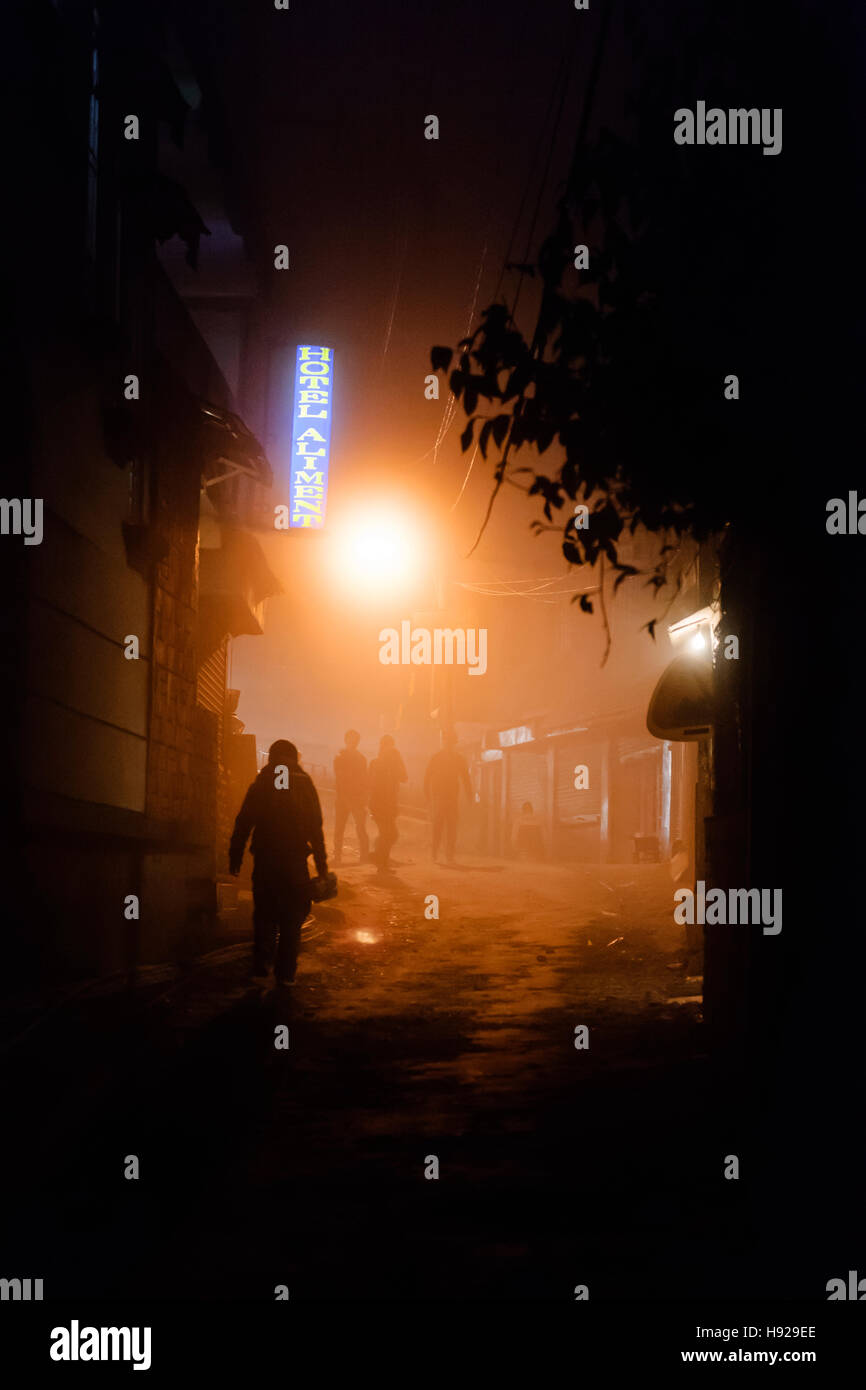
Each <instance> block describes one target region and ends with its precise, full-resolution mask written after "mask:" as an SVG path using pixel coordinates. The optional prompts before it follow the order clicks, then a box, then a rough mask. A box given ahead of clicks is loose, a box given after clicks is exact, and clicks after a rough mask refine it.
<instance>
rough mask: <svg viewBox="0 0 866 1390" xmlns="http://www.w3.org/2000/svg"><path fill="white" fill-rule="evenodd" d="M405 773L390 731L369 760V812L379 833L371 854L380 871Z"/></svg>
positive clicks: (394, 833) (394, 832)
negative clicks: (376, 753) (375, 754)
mask: <svg viewBox="0 0 866 1390" xmlns="http://www.w3.org/2000/svg"><path fill="white" fill-rule="evenodd" d="M408 781H409V774H408V773H407V771H406V768H405V766H404V763H403V759H402V758H401V756H400V754H399V753H398V751H397V749H396V748H395V746H394V740H393V738H392V737H391V735H390V734H385V735H384V736H383V738H382V739H381V741H380V743H379V756H378V757H377V758H374V759H373V761H372V762H371V764H370V798H369V806H370V814H371V816H372V817H373V819H374V821H375V822H376V827H377V829H378V831H379V837H378V839H377V840H376V848H375V849H374V851H373V853H372V855H371V858H372V859H373V860H374V861H375V863H376V864H378V866H379V868H380V869H381V870H382V871H383V872H384V871H385V870H387V868H388V867H389V864H390V856H391V850H392V849H393V848H394V845H395V844H396V843H397V799H398V796H399V788H400V783H401V782H408Z"/></svg>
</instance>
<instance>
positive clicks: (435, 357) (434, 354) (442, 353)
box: [430, 347, 454, 372]
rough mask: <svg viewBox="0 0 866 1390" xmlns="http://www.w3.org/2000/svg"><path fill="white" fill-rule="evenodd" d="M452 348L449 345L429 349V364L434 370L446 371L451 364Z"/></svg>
mask: <svg viewBox="0 0 866 1390" xmlns="http://www.w3.org/2000/svg"><path fill="white" fill-rule="evenodd" d="M453 356H454V353H453V350H452V349H451V348H449V347H435V348H431V350H430V365H431V367H432V368H433V370H434V372H447V370H448V368H449V367H450V366H451V358H452V357H453Z"/></svg>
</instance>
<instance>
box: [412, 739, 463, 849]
mask: <svg viewBox="0 0 866 1390" xmlns="http://www.w3.org/2000/svg"><path fill="white" fill-rule="evenodd" d="M442 742H443V744H444V747H443V748H441V749H440V751H439V752H438V753H434V754H433V757H432V758H431V759H430V761H429V763H428V764H427V771H426V773H425V774H424V795H425V796H426V797H427V799H428V801H429V802H430V819H431V821H432V826H433V858H434V859H437V857H438V854H439V845H440V844H441V842H442V838H443V836H444V838H445V859H446V862H447V863H449V864H453V863H454V850H455V847H456V844H457V804H458V801H459V798H460V788H461V786H462V787H463V789H464V791H465V792H466V795H467V797H468V799H469V803H470V805H471V804H472V783H471V782H470V780H469V768H468V767H467V766H466V759H465V758H464V757H462V756H461V754H460V753H458V752H457V735H456V734H453V733H448V734H445V735H444V737H443V739H442Z"/></svg>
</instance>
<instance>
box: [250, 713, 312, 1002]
mask: <svg viewBox="0 0 866 1390" xmlns="http://www.w3.org/2000/svg"><path fill="white" fill-rule="evenodd" d="M250 832H252V837H253V838H252V842H251V844H250V852H251V853H252V856H253V860H254V868H253V974H254V975H257V976H262V975H267V973H268V970H269V968H270V963H271V960H272V959H273V956H274V942H275V939H276V937H277V935H278V934H279V944H278V946H277V952H276V966H275V971H274V973H275V976H276V980H277V983H278V984H282V985H285V984H293V983H294V979H295V972H296V970H297V965H298V947H299V945H300V940H301V927H302V925H303V923H304V919H305V918H306V916H307V914H308V913H309V911H310V906H311V903H312V897H311V893H310V874H309V869H308V868H307V858H308V856H309V855H310V854H312V855H313V856H314V858H315V861H316V872H317V873H318V875H319V877H320V878H324V876H325V874H326V873H327V872H328V859H327V855H326V853H325V837H324V834H323V831H322V808H321V805H320V804H319V797H318V793H317V792H316V788H315V787H314V786H313V782H312V778H311V777H310V776H309V775H308V774H307V773H306V772H304V770H303V768H302V767H301V765H300V763H299V761H298V750H297V748H296V747H295V745H294V744H293V743H289V741H288V739H284V738H280V739H277V741H276V743H272V744H271V746H270V748H269V749H268V761H267V766H266V767H263V768H262V770H261V772H260V773H259V775H258V777H257V778H256V780H255V782H253V784H252V785H251V787H250V788H249V790H248V791H247V794H246V796H245V797H244V802H243V805H242V806H241V809H240V811H239V812H238V816H237V820H236V821H235V828H234V832H233V834H232V838H231V844H230V846H229V870H230V872H231V873H233V874H238V873H239V872H240V867H241V863H242V861H243V857H244V849H245V847H246V843H247V839H248V838H249V835H250Z"/></svg>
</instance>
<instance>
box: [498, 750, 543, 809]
mask: <svg viewBox="0 0 866 1390" xmlns="http://www.w3.org/2000/svg"><path fill="white" fill-rule="evenodd" d="M506 757H507V758H508V763H509V766H508V814H509V816H510V818H511V819H512V820H513V819H514V818H515V817H517V816H519V815H520V808H521V806H522V805H523V803H524V801H531V802H532V809H533V811H534V812H535V814H536V815H537V816H543V815H544V810H545V803H544V783H545V768H544V754H543V753H536V752H535V751H532V752H529V751H527V752H523V751H522V750H521V751H516V752H514V753H508V754H506Z"/></svg>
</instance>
